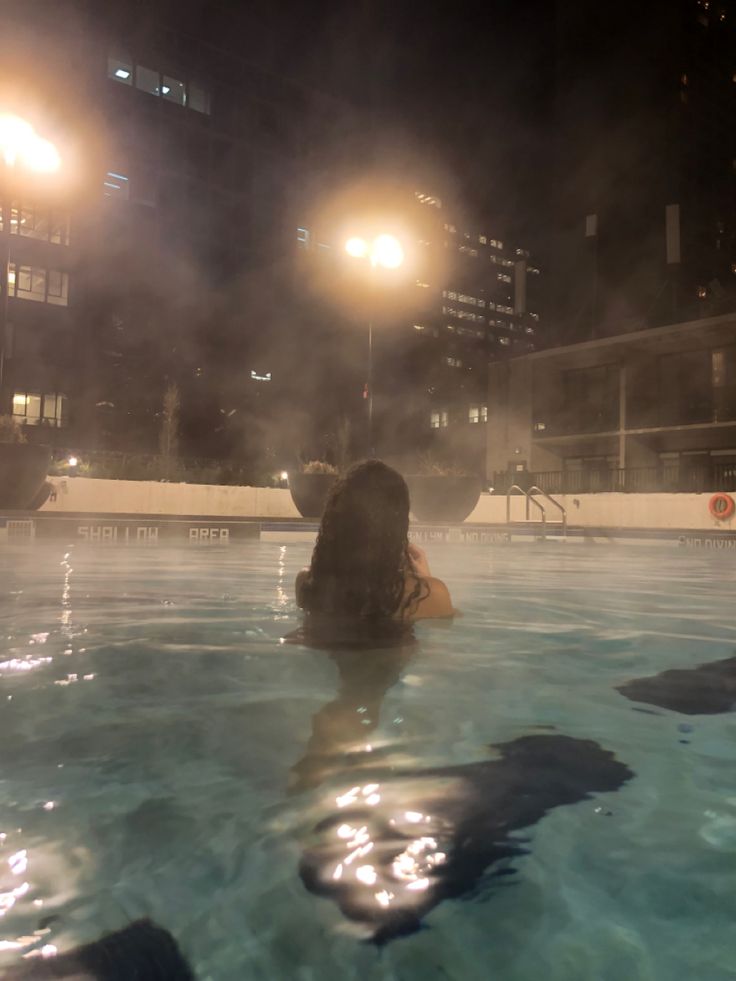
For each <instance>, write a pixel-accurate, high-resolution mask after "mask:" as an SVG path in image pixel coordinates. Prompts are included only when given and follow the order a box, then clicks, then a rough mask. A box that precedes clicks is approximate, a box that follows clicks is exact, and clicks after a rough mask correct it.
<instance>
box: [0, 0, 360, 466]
mask: <svg viewBox="0 0 736 981" xmlns="http://www.w3.org/2000/svg"><path fill="white" fill-rule="evenodd" d="M41 6H43V11H44V16H43V17H38V16H34V15H33V11H34V10H35V11H36V13H38V10H39V9H40V8H41ZM37 8H38V9H37ZM130 10H131V5H130V4H118V3H110V4H104V5H99V4H92V3H86V2H83V0H78V2H65V3H59V4H56V5H48V4H45V5H41V4H36V5H35V7H34V5H33V4H27V5H25V4H24V5H20V4H19V5H9V6H7V7H6V8H4V9H3V11H2V13H1V14H0V20H1V21H2V24H1V26H2V34H3V40H4V49H5V57H4V64H3V79H2V92H1V94H2V109H3V111H5V112H9V113H12V114H17V115H18V116H21V117H23V118H30V119H31V121H32V122H33V124H34V126H35V127H36V129H37V131H38V132H39V133H40V134H42V135H43V136H45V137H47V138H49V139H51V140H52V141H53V142H54V143H55V144H56V145H57V146H58V147H59V150H60V153H61V156H62V168H61V170H60V172H59V174H58V175H54V177H53V179H52V177H51V176H48V177H45V176H44V177H43V179H42V178H41V176H38V177H36V176H35V175H31V174H24V173H23V172H22V171H21V170H20V169H18V168H12V167H8V166H5V167H4V169H3V171H2V174H1V175H0V177H1V178H2V203H3V218H2V227H1V228H0V235H2V237H3V248H4V249H6V250H7V251H8V253H9V255H8V258H9V264H8V274H7V287H8V288H7V291H5V290H4V291H3V292H4V294H5V298H6V299H5V304H4V308H3V309H4V316H3V319H4V321H5V330H4V340H5V343H4V350H3V366H4V371H3V385H2V393H3V403H4V408H5V410H6V411H7V410H8V409H9V408H10V406H11V405H12V411H13V414H14V415H15V416H16V418H17V419H18V420H19V421H21V422H23V423H25V425H26V426H27V427H28V430H29V435H30V436H31V437H34V438H35V437H36V436H38V435H40V434H39V433H37V431H36V430H35V429H33V428H32V427H43V428H44V429H45V430H46V431H45V432H44V433H43V437H42V438H43V439H44V440H54V439H55V440H56V442H57V443H58V444H59V445H66V446H81V447H82V448H101V447H102V448H120V449H126V450H137V451H146V450H147V451H153V452H155V451H156V450H157V448H158V430H159V419H160V413H161V404H162V396H163V392H164V390H165V388H166V386H167V385H169V384H172V383H175V384H176V385H177V386H178V388H179V391H180V399H181V423H182V446H181V450H182V452H184V453H188V454H195V453H196V454H198V455H207V456H228V455H231V454H232V455H235V456H240V457H242V456H244V455H246V456H247V454H248V452H252V453H253V454H262V453H263V452H265V450H266V449H268V448H272V447H271V443H272V442H273V438H272V437H274V436H275V435H278V434H277V433H276V434H275V433H274V429H275V428H278V425H279V420H280V419H281V418H282V417H283V416H285V415H286V414H288V411H289V408H290V407H294V406H299V405H301V403H302V402H303V401H308V400H309V395H311V388H310V387H309V385H308V384H307V382H308V381H309V382H310V383H311V379H304V378H303V372H298V371H296V370H295V369H296V366H297V365H299V364H303V360H301V343H302V341H301V338H302V337H303V332H302V331H300V330H299V329H298V328H299V323H300V320H299V317H300V315H301V313H300V308H299V304H298V297H296V296H295V295H294V289H293V270H292V263H293V254H294V228H295V227H296V224H297V219H296V217H295V215H296V213H297V211H298V208H297V206H296V202H297V200H298V193H299V189H300V188H301V186H302V182H303V180H304V176H305V174H307V173H308V172H310V171H311V172H320V171H321V169H323V168H325V161H326V160H329V161H330V164H331V165H332V166H339V165H340V152H341V151H342V152H347V146H348V142H349V141H348V139H347V135H348V128H343V127H344V126H345V118H346V116H345V112H344V107H343V106H341V105H340V104H339V103H337V102H336V101H335V100H333V99H330V98H329V97H327V96H324V95H321V94H319V93H316V92H314V91H311V90H307V89H305V88H304V87H301V86H299V85H297V84H295V83H290V82H288V81H286V80H284V79H283V78H279V77H274V76H270V75H265V74H264V73H262V72H259V71H257V70H255V69H253V68H251V67H249V66H248V65H247V64H245V63H244V62H243V61H242V60H241V59H239V58H238V57H236V56H235V55H233V54H231V53H229V52H228V51H227V50H225V49H223V48H222V47H218V46H216V45H215V44H214V43H213V42H212V40H211V39H208V37H207V34H206V32H200V33H198V31H197V27H198V26H199V25H196V24H189V23H177V24H175V26H174V27H173V28H172V27H170V26H169V25H170V24H171V23H172V19H171V18H169V17H166V16H159V15H158V14H157V13H156V5H153V6H152V7H151V8H150V9H149V8H144V6H143V5H141V6H140V7H139V8H138V9H137V15H136V17H135V18H132V17H130ZM337 134H339V135H340V139H339V140H338V139H337ZM2 285H4V284H0V286H2ZM300 379H303V384H302V383H300ZM52 430H53V432H52ZM57 430H58V431H57ZM308 435H309V434H306V435H305V438H307V437H308ZM300 436H301V434H299V433H296V434H295V433H294V430H293V426H292V428H291V439H292V441H294V442H298V440H299V438H300Z"/></svg>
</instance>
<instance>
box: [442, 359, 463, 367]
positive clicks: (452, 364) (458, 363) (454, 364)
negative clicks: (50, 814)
mask: <svg viewBox="0 0 736 981" xmlns="http://www.w3.org/2000/svg"><path fill="white" fill-rule="evenodd" d="M445 361H447V363H448V365H449V366H450V367H451V368H462V366H463V363H462V361H461V360H460V358H453V357H450V358H445Z"/></svg>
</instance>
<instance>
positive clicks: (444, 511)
mask: <svg viewBox="0 0 736 981" xmlns="http://www.w3.org/2000/svg"><path fill="white" fill-rule="evenodd" d="M406 482H407V484H408V485H409V496H410V498H411V513H412V514H413V515H414V517H415V518H416V519H417V521H430V522H434V521H452V522H455V521H465V519H466V518H467V516H468V515H469V514H470V513H471V512H472V510H473V508H474V507H475V505H476V504H477V503H478V498H479V497H480V491H481V483H480V479H479V478H478V477H474V476H464V477H439V476H419V475H416V476H410V477H407V478H406Z"/></svg>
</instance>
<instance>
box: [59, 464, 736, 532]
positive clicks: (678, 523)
mask: <svg viewBox="0 0 736 981" xmlns="http://www.w3.org/2000/svg"><path fill="white" fill-rule="evenodd" d="M50 481H51V482H52V483H53V485H54V490H55V499H54V500H49V501H47V502H46V504H45V505H44V506H43V508H42V512H43V513H65V512H72V513H87V514H148V515H154V514H161V515H207V516H211V517H248V518H270V519H293V518H299V513H298V511H297V510H296V508H295V507H294V503H293V501H292V500H291V494H290V493H289V491H288V490H286V489H284V488H275V487H230V486H219V485H218V486H213V485H206V484H169V483H161V482H157V481H138V480H98V479H93V478H89V477H52V478H50ZM711 496H712V495H711V494H709V493H703V494H578V495H570V494H569V495H560V496H559V497H558V498H557V500H558V501H559V502H560V504H562V506H563V507H565V508H566V509H567V520H568V524H570V525H574V526H576V527H582V528H678V529H698V530H708V531H736V514H735V515H733V516H732V517H731V518H730V519H727V520H726V521H719V520H717V519H716V518H714V517H713V516H712V515H711V514H710V512H709V510H708V502H709V500H710V498H711ZM524 509H525V500H524V498H523V497H521V496H514V497H512V498H511V518H512V520H513V521H523V520H524V517H525V510H524ZM538 516H539V512H538V511H537V510H536V509H535V508H532V509H531V517H538ZM558 519H559V512H557V511H556V509H555V508H554V507H552V506H551V505H548V506H547V520H548V521H549V522H550V523H553V522H555V521H557V520H558ZM505 521H506V497H505V496H504V495H497V494H483V495H482V496H481V498H480V500H479V502H478V505H477V507H476V508H475V510H474V511H473V513H472V514H471V515H470V516H469V517H468V519H467V523H468V524H492V525H499V524H503V523H504V522H505Z"/></svg>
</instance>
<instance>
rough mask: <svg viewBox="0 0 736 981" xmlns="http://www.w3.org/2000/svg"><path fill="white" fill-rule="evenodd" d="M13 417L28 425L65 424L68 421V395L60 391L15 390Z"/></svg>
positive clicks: (56, 425)
mask: <svg viewBox="0 0 736 981" xmlns="http://www.w3.org/2000/svg"><path fill="white" fill-rule="evenodd" d="M13 417H14V418H15V419H17V420H18V421H19V422H22V423H24V424H25V425H26V426H40V425H45V426H55V427H58V426H63V425H64V424H65V422H66V395H60V394H59V393H58V392H52V393H47V394H45V395H41V394H40V393H37V392H15V393H14V395H13Z"/></svg>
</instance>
